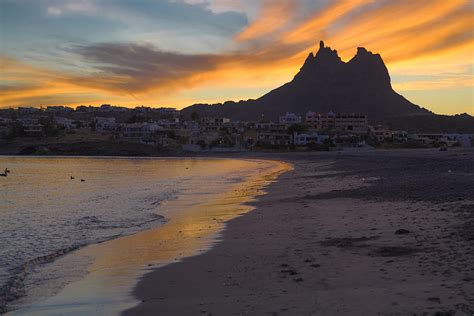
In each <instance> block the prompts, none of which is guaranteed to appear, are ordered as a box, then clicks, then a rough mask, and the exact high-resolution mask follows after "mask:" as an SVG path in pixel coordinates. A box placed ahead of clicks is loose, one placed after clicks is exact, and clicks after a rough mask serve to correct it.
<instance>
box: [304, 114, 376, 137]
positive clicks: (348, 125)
mask: <svg viewBox="0 0 474 316" xmlns="http://www.w3.org/2000/svg"><path fill="white" fill-rule="evenodd" d="M305 124H306V125H307V126H308V128H309V129H310V130H314V131H338V132H348V133H354V134H365V133H367V131H368V119H367V116H366V115H361V114H336V113H334V112H329V113H328V114H325V115H324V114H319V113H316V112H311V111H310V112H308V113H306V116H305Z"/></svg>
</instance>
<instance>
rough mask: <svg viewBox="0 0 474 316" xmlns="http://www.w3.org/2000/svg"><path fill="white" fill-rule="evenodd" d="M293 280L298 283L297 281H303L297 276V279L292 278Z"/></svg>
mask: <svg viewBox="0 0 474 316" xmlns="http://www.w3.org/2000/svg"><path fill="white" fill-rule="evenodd" d="M294 281H295V282H297V283H299V282H303V278H297V279H294Z"/></svg>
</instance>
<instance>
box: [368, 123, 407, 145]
mask: <svg viewBox="0 0 474 316" xmlns="http://www.w3.org/2000/svg"><path fill="white" fill-rule="evenodd" d="M369 131H370V133H371V134H372V135H373V136H374V137H375V138H376V139H377V141H378V142H379V143H385V142H387V141H392V139H393V132H392V131H391V130H390V129H389V128H388V127H387V126H385V125H376V126H370V127H369ZM407 139H408V135H407Z"/></svg>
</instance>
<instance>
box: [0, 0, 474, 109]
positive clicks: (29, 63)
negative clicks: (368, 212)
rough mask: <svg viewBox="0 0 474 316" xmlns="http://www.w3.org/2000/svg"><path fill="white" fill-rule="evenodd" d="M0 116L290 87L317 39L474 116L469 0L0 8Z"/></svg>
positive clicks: (56, 2)
mask: <svg viewBox="0 0 474 316" xmlns="http://www.w3.org/2000/svg"><path fill="white" fill-rule="evenodd" d="M0 11H1V12H2V13H1V14H2V22H1V24H0V35H1V38H0V43H1V46H0V47H1V48H0V72H1V77H0V95H1V97H0V108H5V107H17V106H37V107H39V106H48V105H67V106H73V107H75V106H78V105H81V104H84V105H100V104H104V103H107V104H114V105H119V106H128V107H130V106H138V105H145V106H153V107H161V106H164V107H169V106H171V107H177V108H183V107H186V106H189V105H192V104H195V103H219V102H224V101H228V100H232V101H239V100H242V99H243V100H246V99H254V98H258V97H260V96H262V95H263V94H265V93H267V92H269V91H270V90H272V89H275V88H277V87H278V86H280V85H282V84H284V83H286V82H288V81H290V80H291V79H292V78H293V76H294V75H295V74H296V73H297V72H298V70H299V68H300V67H301V66H302V64H303V62H304V60H305V59H306V57H307V55H308V54H309V53H310V52H316V51H317V47H318V45H319V40H324V41H325V43H326V45H327V46H330V47H332V48H333V49H337V50H338V52H339V55H340V56H341V58H342V59H343V60H344V61H348V59H350V58H351V57H352V56H353V55H354V54H355V52H356V50H357V47H359V46H363V47H366V48H367V49H368V50H370V51H372V52H374V53H380V54H381V55H382V58H383V59H384V61H385V62H386V64H387V67H388V69H389V71H390V75H391V77H392V85H393V87H394V89H395V90H396V91H397V92H398V93H400V94H402V95H403V96H405V97H406V98H407V99H409V100H410V101H412V102H413V103H415V104H418V105H420V106H422V107H425V108H427V109H429V110H431V111H433V112H435V113H439V114H458V113H469V114H471V115H474V92H473V91H474V89H473V86H474V79H473V78H474V77H473V71H474V35H473V31H472V30H473V29H474V5H473V4H472V2H471V1H469V0H452V1H444V0H419V1H416V2H414V1H409V0H392V1H374V0H335V1H330V0H320V1H310V0H282V1H269V0H259V1H250V0H235V1H233V0H139V1H134V2H131V1H125V0H113V1H112V0H106V1H97V0H76V1H72V0H38V1H33V0H16V1H15V0H0Z"/></svg>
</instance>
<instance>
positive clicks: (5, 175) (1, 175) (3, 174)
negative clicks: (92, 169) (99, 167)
mask: <svg viewBox="0 0 474 316" xmlns="http://www.w3.org/2000/svg"><path fill="white" fill-rule="evenodd" d="M10 172H11V171H10V169H8V168H5V170H4V171H3V173H0V177H7V176H8V174H9V173H10ZM70 178H71V180H74V179H76V178H75V177H73V176H70ZM81 182H86V180H84V179H81Z"/></svg>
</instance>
